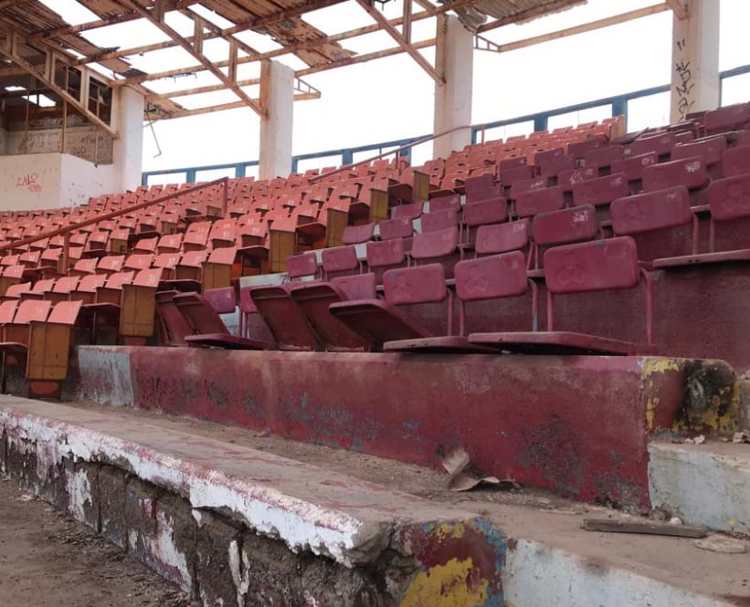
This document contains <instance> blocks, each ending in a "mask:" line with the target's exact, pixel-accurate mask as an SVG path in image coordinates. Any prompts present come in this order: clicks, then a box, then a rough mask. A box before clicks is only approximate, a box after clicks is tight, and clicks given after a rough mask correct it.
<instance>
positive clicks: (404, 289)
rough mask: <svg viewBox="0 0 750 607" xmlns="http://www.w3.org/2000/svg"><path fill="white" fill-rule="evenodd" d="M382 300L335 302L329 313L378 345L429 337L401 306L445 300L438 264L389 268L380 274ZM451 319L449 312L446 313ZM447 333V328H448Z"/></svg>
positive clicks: (427, 332) (422, 325)
mask: <svg viewBox="0 0 750 607" xmlns="http://www.w3.org/2000/svg"><path fill="white" fill-rule="evenodd" d="M383 291H384V295H385V299H383V300H381V299H358V300H353V301H345V302H341V303H334V304H332V305H331V306H330V308H329V310H330V313H331V314H332V315H333V316H335V317H336V318H337V319H339V320H340V321H341V322H343V323H344V324H345V325H346V326H348V327H349V328H350V329H351V330H352V331H353V332H355V333H356V334H357V335H359V336H361V337H362V339H363V340H365V341H366V342H368V343H370V344H372V345H373V348H379V347H381V346H382V344H384V343H385V342H388V341H396V340H402V339H416V338H423V337H432V336H434V333H433V332H432V331H431V330H430V329H429V328H428V327H426V326H425V325H424V324H422V323H421V322H420V321H418V320H416V319H415V318H414V317H413V316H410V315H407V314H405V313H404V312H403V310H402V308H403V307H408V306H414V305H422V304H435V303H442V302H445V301H446V300H447V299H448V294H449V292H448V288H447V287H446V284H445V272H444V270H443V266H442V265H441V264H437V263H435V264H429V265H425V266H420V267H414V268H402V269H397V270H388V271H387V272H386V273H385V275H384V276H383ZM447 318H448V319H449V320H450V318H451V315H450V313H449V314H448V315H447ZM448 333H450V330H449V331H448Z"/></svg>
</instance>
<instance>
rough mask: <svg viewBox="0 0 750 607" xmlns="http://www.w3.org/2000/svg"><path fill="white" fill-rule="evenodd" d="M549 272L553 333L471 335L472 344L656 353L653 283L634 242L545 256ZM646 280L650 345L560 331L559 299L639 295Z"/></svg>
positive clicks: (534, 350)
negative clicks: (601, 293) (619, 292)
mask: <svg viewBox="0 0 750 607" xmlns="http://www.w3.org/2000/svg"><path fill="white" fill-rule="evenodd" d="M544 267H545V282H546V286H547V327H546V329H547V330H546V331H537V332H534V331H532V332H497V333H471V334H470V335H469V341H470V342H471V343H474V344H479V345H483V346H493V347H496V348H498V349H500V350H503V351H509V352H522V353H526V354H618V355H628V354H636V353H639V352H649V351H651V350H652V345H651V344H652V292H651V280H650V278H649V277H648V275H647V274H645V273H644V272H642V271H641V269H640V267H639V264H638V253H637V250H636V244H635V241H634V240H633V239H632V238H630V237H628V236H623V237H618V238H611V239H608V240H599V241H593V242H585V243H578V244H571V245H563V246H559V247H553V248H551V249H548V250H547V251H546V252H545V254H544ZM641 276H644V281H643V282H645V286H646V288H645V293H646V306H645V308H646V311H645V316H646V342H647V343H646V344H638V343H633V342H629V341H623V340H619V339H612V338H607V337H601V336H597V335H590V334H587V333H580V332H570V331H559V330H558V329H557V327H556V323H555V298H556V296H560V295H568V294H577V293H587V294H593V293H595V292H597V291H610V290H614V289H633V288H636V287H639V286H640V284H641V282H642V281H641ZM592 296H593V295H592Z"/></svg>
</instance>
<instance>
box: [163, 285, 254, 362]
mask: <svg viewBox="0 0 750 607" xmlns="http://www.w3.org/2000/svg"><path fill="white" fill-rule="evenodd" d="M172 301H173V302H174V304H175V305H176V306H177V309H178V310H179V311H180V313H181V314H182V315H183V316H184V317H185V319H186V320H187V322H188V324H189V325H190V327H191V333H192V334H191V335H187V336H185V338H184V339H185V342H186V343H187V344H188V346H191V347H199V348H222V349H226V350H265V349H267V348H268V344H267V343H265V342H261V341H258V340H255V339H246V338H244V337H239V336H237V335H232V334H231V333H230V332H229V330H228V329H227V327H226V325H225V324H224V321H223V320H221V317H220V316H219V312H217V311H216V310H215V309H214V308H213V306H212V305H211V302H210V301H209V299H208V298H206V297H205V296H203V295H201V294H199V293H181V294H179V295H175V296H174V297H173V298H172Z"/></svg>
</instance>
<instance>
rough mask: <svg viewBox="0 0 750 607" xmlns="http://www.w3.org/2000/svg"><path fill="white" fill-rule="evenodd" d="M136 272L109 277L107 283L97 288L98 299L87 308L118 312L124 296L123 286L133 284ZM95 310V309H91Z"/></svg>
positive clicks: (119, 273) (117, 273) (118, 273)
mask: <svg viewBox="0 0 750 607" xmlns="http://www.w3.org/2000/svg"><path fill="white" fill-rule="evenodd" d="M134 277H135V272H133V271H132V270H130V271H127V272H116V273H115V274H111V275H110V276H107V280H106V282H105V283H104V284H103V285H102V286H100V287H98V288H97V290H96V299H95V301H94V302H92V303H91V304H86V305H87V306H89V305H91V306H96V310H97V311H103V310H107V311H118V312H119V309H120V298H121V295H122V285H124V284H129V283H131V282H133V278H134ZM91 309H94V308H91Z"/></svg>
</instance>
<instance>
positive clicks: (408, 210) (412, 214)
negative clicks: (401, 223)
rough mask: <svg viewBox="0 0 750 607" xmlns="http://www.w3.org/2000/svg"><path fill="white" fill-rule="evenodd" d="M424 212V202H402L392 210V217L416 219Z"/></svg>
mask: <svg viewBox="0 0 750 607" xmlns="http://www.w3.org/2000/svg"><path fill="white" fill-rule="evenodd" d="M421 214H422V203H421V202H415V203H414V204H400V205H398V206H397V207H394V208H393V211H391V218H392V219H416V218H417V217H419V216H420V215H421Z"/></svg>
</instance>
